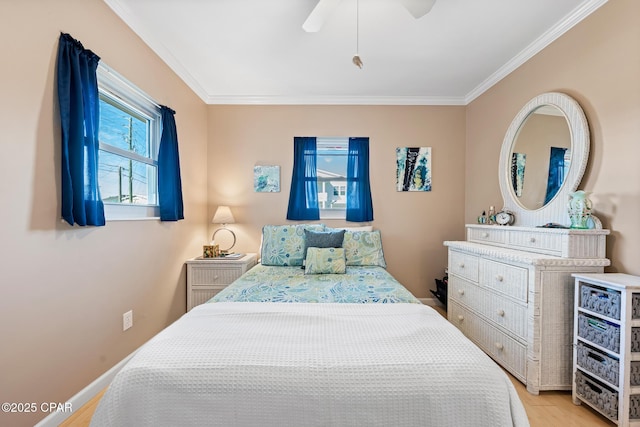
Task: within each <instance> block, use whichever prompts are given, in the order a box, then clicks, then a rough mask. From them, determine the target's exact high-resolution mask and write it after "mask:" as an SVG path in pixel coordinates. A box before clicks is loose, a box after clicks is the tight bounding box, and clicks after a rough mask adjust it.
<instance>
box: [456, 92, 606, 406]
mask: <svg viewBox="0 0 640 427" xmlns="http://www.w3.org/2000/svg"><path fill="white" fill-rule="evenodd" d="M529 120H531V122H529ZM558 120H560V121H562V123H559V124H561V125H563V126H559V127H564V128H565V130H566V132H564V134H566V138H567V139H568V140H567V141H565V140H563V139H562V137H560V138H558V137H557V136H558V135H555V134H554V135H546V137H539V138H533V139H527V140H526V141H523V140H522V139H521V137H520V135H522V133H521V130H522V128H524V127H528V126H534V127H535V128H536V129H545V130H547V131H551V129H557V128H558V127H555V126H553V127H552V126H545V125H544V124H545V123H548V122H550V121H553V122H555V123H556V124H558V123H557V121H558ZM540 122H542V123H540ZM541 124H542V125H541ZM567 128H568V129H567ZM548 140H553V141H554V144H559V145H562V146H566V147H568V148H570V150H569V149H568V148H567V150H565V152H568V153H570V154H569V157H567V158H566V159H564V161H565V163H566V166H568V167H569V172H568V173H567V174H566V177H565V176H564V175H560V176H561V177H562V178H564V180H563V181H562V182H561V183H559V184H558V186H557V188H554V195H553V196H548V197H547V196H546V193H548V191H545V190H547V188H546V185H545V183H546V181H548V180H547V179H544V180H542V179H538V178H531V179H526V180H525V182H527V183H528V184H527V185H525V186H524V187H522V188H521V189H519V188H517V185H516V186H514V182H513V179H512V168H511V166H512V157H513V156H512V154H513V153H515V152H517V153H526V154H527V165H528V166H527V169H526V171H523V173H524V174H525V175H526V174H528V173H532V172H540V169H541V167H540V166H535V167H529V166H533V165H541V164H547V165H548V164H549V162H548V158H547V159H545V158H536V155H535V154H536V153H542V152H544V153H548V152H549V149H550V147H549V146H546V145H542V144H547V143H548ZM588 153H589V128H588V126H587V122H586V119H585V117H584V113H583V112H582V109H581V108H580V106H579V105H578V104H577V103H576V102H575V101H574V100H573V99H571V98H570V97H568V96H566V95H564V94H560V93H547V94H543V95H540V96H538V97H536V98H534V99H533V100H531V101H530V102H529V103H528V104H527V105H525V107H524V108H523V109H522V110H521V111H520V112H519V113H518V115H516V117H515V119H514V120H513V122H512V123H511V126H510V127H509V130H508V131H507V134H506V136H505V139H504V141H503V144H502V149H501V152H500V163H499V165H500V170H499V178H500V179H499V183H500V191H501V193H502V198H503V200H504V205H503V206H504V209H503V211H501V212H500V213H499V214H498V215H497V216H496V220H497V221H498V223H499V224H502V225H506V224H509V223H511V224H513V226H512V227H495V226H490V225H482V224H469V225H467V226H466V227H467V240H466V241H460V242H444V244H445V245H446V246H448V248H449V270H448V271H449V289H448V298H449V303H448V304H447V314H448V318H449V321H451V322H452V323H453V324H454V325H456V326H457V327H458V328H459V329H460V330H461V331H462V332H463V333H464V334H465V335H466V336H468V337H469V338H470V339H471V340H472V341H474V342H475V343H476V344H477V345H478V346H479V347H480V348H481V349H483V350H484V351H485V352H486V353H487V354H488V355H489V356H491V357H492V358H493V359H494V360H495V361H496V362H498V363H499V364H500V365H502V366H503V367H504V368H505V369H506V370H507V371H509V372H511V374H513V375H514V376H515V377H516V378H517V379H518V380H520V381H522V382H523V383H525V384H526V386H527V390H528V391H529V392H530V393H533V394H538V392H539V391H541V390H570V389H571V387H572V372H573V369H572V355H573V347H572V337H573V293H574V292H573V282H574V280H573V278H572V276H571V275H572V274H573V273H581V274H583V273H585V274H586V273H602V272H603V271H604V267H606V266H608V265H609V260H608V259H607V258H606V236H607V235H608V234H609V230H604V229H602V224H601V223H600V221H599V220H598V219H597V218H595V217H594V216H591V219H592V222H593V228H591V229H569V215H568V212H567V205H566V201H567V198H568V195H569V194H570V193H573V192H574V191H575V190H576V188H577V186H578V185H579V183H580V180H581V179H582V174H583V173H584V170H585V167H586V164H587V159H588ZM552 172H553V171H552V170H551V169H549V171H548V175H549V177H551V176H552V175H553V176H556V175H557V174H555V173H554V174H552ZM532 176H534V175H532ZM522 179H524V178H522ZM535 183H538V184H540V185H539V186H538V188H536V186H535V185H529V184H535ZM520 190H521V191H522V194H518V193H519V192H520ZM525 199H526V200H527V201H528V203H529V204H527V205H525V204H524V203H523V201H524V200H525ZM526 206H528V207H526ZM507 212H511V213H513V217H511V216H510V215H508V213H507Z"/></svg>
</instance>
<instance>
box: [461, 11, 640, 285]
mask: <svg viewBox="0 0 640 427" xmlns="http://www.w3.org/2000/svg"><path fill="white" fill-rule="evenodd" d="M638 17H640V2H638V1H636V0H610V1H609V2H608V3H606V4H605V5H604V6H602V7H601V8H600V9H599V10H597V11H596V12H595V13H594V14H592V15H591V16H589V17H588V18H587V19H585V20H584V21H583V22H581V23H580V24H578V25H577V26H576V27H574V28H573V29H571V30H570V31H569V32H567V33H566V34H565V35H563V36H562V37H561V38H559V39H558V40H556V41H555V42H554V43H552V44H551V45H550V46H548V47H547V48H546V49H544V50H543V51H542V52H540V53H539V54H538V55H536V56H535V57H534V58H532V59H531V60H530V61H528V62H527V63H526V64H524V65H523V66H521V67H520V68H519V69H518V70H516V71H515V72H513V73H511V74H510V75H509V76H507V77H506V78H505V79H503V80H502V81H501V82H500V83H498V84H496V85H495V86H494V87H493V88H491V89H490V90H489V91H487V92H485V93H484V94H483V95H482V96H480V97H478V98H477V99H476V100H475V101H473V102H472V103H471V104H470V105H468V108H467V149H466V158H467V162H466V165H467V174H466V183H465V201H466V205H465V220H466V221H473V219H474V218H475V216H477V215H478V213H479V211H481V210H482V209H483V208H484V207H485V206H486V205H487V204H496V205H500V201H501V200H502V199H501V196H500V188H499V185H498V174H497V172H496V171H497V168H498V159H499V157H500V147H501V144H502V139H503V138H504V134H505V133H506V131H507V128H508V127H509V124H510V123H511V120H512V119H513V117H514V116H515V115H516V114H517V113H518V111H519V110H520V108H522V106H523V105H524V104H526V103H527V102H528V101H529V100H530V99H531V98H533V97H535V96H536V95H539V94H541V93H544V92H550V91H558V92H564V93H567V94H569V95H571V96H572V97H574V98H575V99H576V100H577V101H578V103H579V104H580V105H581V106H582V108H583V109H584V112H585V115H586V116H587V120H588V121H589V127H590V132H591V154H590V159H589V163H588V166H587V170H586V173H585V177H584V179H583V180H582V184H581V185H580V186H579V188H580V189H584V190H587V191H591V192H593V193H592V195H591V198H592V199H593V202H594V210H595V211H596V214H597V215H598V216H599V217H600V219H602V222H603V225H604V227H605V228H609V229H610V230H611V235H610V236H609V237H608V243H607V257H608V258H610V259H611V262H612V266H611V267H610V268H608V269H607V271H609V272H614V271H616V272H623V273H630V274H636V275H638V274H640V264H638V262H637V260H638V254H639V253H640V168H639V167H638V158H640V144H639V143H638V141H639V140H640V54H639V52H640V25H638V23H639V21H638Z"/></svg>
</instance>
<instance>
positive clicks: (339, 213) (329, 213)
mask: <svg viewBox="0 0 640 427" xmlns="http://www.w3.org/2000/svg"><path fill="white" fill-rule="evenodd" d="M329 148H337V149H339V150H340V152H341V153H340V154H334V155H332V156H335V157H344V178H340V179H331V178H320V176H319V174H318V170H321V168H320V167H318V163H319V159H320V156H327V154H321V151H323V150H324V151H328V149H329ZM342 151H344V154H343V153H342ZM348 156H349V137H348V136H343V137H321V136H318V137H316V180H317V181H318V209H319V211H320V219H343V220H344V219H346V218H347V201H346V187H347V159H348ZM329 181H339V182H344V185H342V186H341V187H342V188H343V189H344V190H345V191H344V193H345V194H344V197H345V203H344V207H343V208H339V209H326V208H321V207H320V204H321V202H320V194H321V193H320V190H321V187H322V185H321V184H322V182H329ZM332 193H333V192H332Z"/></svg>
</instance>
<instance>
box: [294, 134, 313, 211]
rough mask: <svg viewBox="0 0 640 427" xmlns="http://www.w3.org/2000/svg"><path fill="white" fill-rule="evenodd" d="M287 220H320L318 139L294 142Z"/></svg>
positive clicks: (295, 139) (310, 138) (300, 138)
mask: <svg viewBox="0 0 640 427" xmlns="http://www.w3.org/2000/svg"><path fill="white" fill-rule="evenodd" d="M287 219H291V220H314V219H320V209H319V207H318V178H317V173H316V138H314V137H298V136H297V137H295V138H294V140H293V176H292V177H291V190H290V193H289V208H288V209H287Z"/></svg>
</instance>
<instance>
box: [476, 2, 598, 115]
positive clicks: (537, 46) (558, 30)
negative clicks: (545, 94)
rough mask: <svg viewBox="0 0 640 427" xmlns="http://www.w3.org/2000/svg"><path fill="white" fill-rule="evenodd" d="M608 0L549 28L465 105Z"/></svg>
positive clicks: (588, 5) (580, 9) (589, 5)
mask: <svg viewBox="0 0 640 427" xmlns="http://www.w3.org/2000/svg"><path fill="white" fill-rule="evenodd" d="M607 1H609V0H590V1H588V2H586V3H584V4H583V5H581V6H579V7H577V8H576V9H574V10H573V11H571V13H569V14H568V15H567V16H565V18H564V19H563V20H562V21H560V22H559V23H558V24H557V25H555V26H554V27H553V28H550V29H549V30H548V31H546V32H545V33H544V34H542V35H541V36H540V37H538V38H537V39H536V40H535V41H534V42H533V43H531V44H530V45H529V46H527V47H526V48H525V49H524V50H523V51H521V52H520V53H519V54H518V55H516V56H515V57H513V58H512V59H511V60H510V61H509V62H507V63H506V64H504V65H503V66H502V67H500V68H499V69H498V70H497V71H496V72H494V73H493V74H491V75H490V76H489V77H488V78H487V79H486V80H485V81H483V82H482V83H480V85H478V86H477V87H476V88H475V89H473V90H472V91H471V92H469V93H468V94H467V96H466V97H465V104H469V103H471V102H472V101H473V100H474V99H476V98H477V97H479V96H480V95H482V94H483V93H484V92H486V91H487V90H489V89H490V88H491V87H492V86H493V85H495V84H496V83H498V82H499V81H500V80H502V79H503V78H505V77H506V76H508V75H509V74H510V73H512V72H513V71H514V70H515V69H516V68H518V67H519V66H521V65H522V64H524V63H525V62H527V61H528V60H529V59H531V58H532V57H533V56H534V55H536V54H537V53H538V52H540V51H541V50H543V49H544V48H545V47H547V46H549V45H550V44H551V43H553V42H554V41H555V40H557V39H558V38H559V37H560V36H562V35H563V34H564V33H566V32H567V31H569V30H570V29H571V28H573V27H574V26H576V25H577V24H578V23H579V22H581V21H582V20H583V19H585V18H586V17H587V16H589V15H591V14H592V13H593V12H595V11H596V10H597V9H598V8H600V7H601V6H602V5H604V4H605V3H607Z"/></svg>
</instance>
